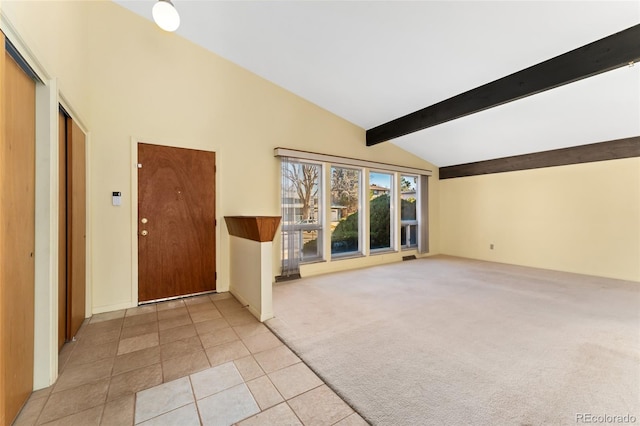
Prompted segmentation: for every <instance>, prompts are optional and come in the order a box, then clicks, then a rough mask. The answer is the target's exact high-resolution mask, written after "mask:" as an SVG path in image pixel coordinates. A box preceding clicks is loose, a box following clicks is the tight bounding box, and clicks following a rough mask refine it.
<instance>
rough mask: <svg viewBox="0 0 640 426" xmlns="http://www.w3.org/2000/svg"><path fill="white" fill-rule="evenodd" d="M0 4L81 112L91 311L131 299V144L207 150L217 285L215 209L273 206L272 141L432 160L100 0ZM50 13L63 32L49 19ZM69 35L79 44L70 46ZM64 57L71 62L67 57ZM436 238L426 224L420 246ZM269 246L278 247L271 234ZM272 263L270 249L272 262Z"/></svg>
mask: <svg viewBox="0 0 640 426" xmlns="http://www.w3.org/2000/svg"><path fill="white" fill-rule="evenodd" d="M3 12H6V14H7V16H8V18H9V19H10V20H11V22H12V24H13V25H14V26H15V27H16V30H17V32H19V33H20V34H21V35H23V38H24V39H25V41H26V42H27V43H28V44H29V46H30V48H31V49H32V51H33V53H34V55H35V56H36V57H37V58H39V59H40V60H41V61H42V62H43V65H44V66H45V67H46V68H47V69H48V70H50V72H51V73H53V74H54V76H55V77H57V78H58V79H59V87H60V91H61V93H63V94H64V96H65V98H67V99H68V100H69V102H70V103H71V104H72V105H73V106H74V108H76V109H77V110H78V111H79V112H80V114H81V115H82V116H85V117H87V119H86V123H87V125H88V127H89V130H90V131H91V154H90V159H89V169H90V176H89V180H90V181H91V182H92V186H91V188H90V194H92V195H91V199H90V212H91V223H92V224H93V226H92V229H91V230H90V231H91V232H90V233H91V241H90V242H89V244H91V251H92V257H91V259H90V262H91V267H92V274H91V281H92V283H93V288H92V290H93V299H92V307H93V312H94V313H95V312H101V311H108V310H114V309H120V308H124V307H127V306H131V305H132V304H133V303H135V300H134V298H135V278H134V277H135V275H136V274H135V273H136V270H135V268H136V264H135V262H136V258H137V253H135V252H134V251H135V247H132V238H131V237H132V235H135V233H136V218H135V217H132V211H135V205H134V204H135V201H136V200H135V196H134V192H135V184H136V182H135V176H134V169H133V164H134V161H135V158H134V157H135V154H134V150H133V149H132V145H133V144H135V142H136V141H141V142H149V143H155V144H166V145H171V146H177V147H185V148H194V149H203V150H208V151H215V152H216V159H217V163H218V168H217V182H218V188H217V189H218V190H217V200H216V203H217V216H218V232H217V238H218V241H217V247H218V248H219V250H218V259H217V262H216V264H217V265H218V266H217V269H218V282H217V287H218V289H219V290H220V291H224V290H226V289H228V287H229V264H230V259H229V256H228V248H229V235H228V233H227V230H226V227H225V225H224V220H222V218H223V216H225V215H279V213H280V205H279V197H280V175H279V174H280V168H279V160H278V159H276V158H274V157H273V148H275V147H278V146H282V147H287V148H294V149H300V150H307V151H315V152H322V153H326V154H332V155H339V156H340V155H342V156H348V157H357V158H362V159H367V160H373V161H380V162H392V163H396V164H402V165H407V166H412V167H417V168H428V169H432V168H434V167H433V166H432V165H431V164H429V163H427V162H425V161H423V160H420V159H419V158H417V157H415V156H413V155H410V154H408V153H407V152H405V151H403V150H401V149H399V148H397V147H395V146H393V145H391V144H380V145H377V146H375V147H372V148H367V147H366V146H365V144H364V130H363V129H361V128H359V127H357V126H355V125H353V124H351V123H349V122H347V121H345V120H343V119H341V118H339V117H337V116H335V115H333V114H331V113H329V112H327V111H325V110H323V109H321V108H319V107H317V106H315V105H313V104H311V103H309V102H307V101H305V100H303V99H301V98H299V97H297V96H295V95H293V94H292V93H290V92H287V91H286V90H283V89H282V88H280V87H278V86H275V85H274V84H271V83H269V82H267V81H266V80H264V79H262V78H260V77H257V76H256V75H254V74H252V73H250V72H248V71H246V70H244V69H242V68H240V67H238V66H236V65H234V64H232V63H230V62H228V61H226V60H224V59H222V58H220V57H218V56H216V55H214V54H211V53H209V52H207V51H205V50H204V49H202V48H200V47H198V46H196V45H194V44H192V43H190V42H188V41H186V40H184V39H182V38H181V37H180V36H177V35H176V34H169V33H166V32H163V31H162V30H160V29H158V28H157V27H156V26H155V25H154V24H153V23H152V22H149V21H147V20H144V19H142V18H141V17H139V16H137V15H134V14H133V13H131V12H129V11H127V10H125V9H124V8H121V7H120V6H118V5H116V4H114V3H112V2H106V1H105V2H73V1H70V2H64V1H56V2H42V3H41V2H21V1H4V2H3ZM40 16H46V21H47V22H41V21H43V20H45V18H44V17H42V18H41V17H40ZM58 18H60V19H61V20H62V21H61V22H63V23H64V25H62V26H63V27H64V28H63V29H58V28H55V26H53V24H51V22H56V21H57V19H58ZM76 37H84V39H83V40H86V41H83V42H82V43H79V44H78V46H77V47H78V48H77V49H76V50H74V49H73V47H74V46H75V45H74V43H76V44H77V43H78V42H77V41H75V42H74V41H73V40H74V39H75V38H76ZM66 42H69V43H70V46H71V48H70V49H66V48H64V46H65V43H66ZM71 60H72V62H70V63H73V64H78V68H74V67H70V66H68V63H69V61H71ZM432 182H433V184H434V185H433V188H432V191H430V202H431V205H432V207H433V208H434V209H433V212H434V214H432V215H431V217H430V222H431V223H430V228H431V229H436V228H437V226H436V224H437V208H436V207H437V202H438V198H437V181H436V180H435V179H434V180H433V181H432ZM112 191H122V193H123V205H122V206H120V207H113V206H112V205H111V197H110V194H111V192H112ZM239 194H241V196H239ZM437 245H438V244H437V233H436V232H433V233H432V240H431V241H430V247H431V249H432V252H437ZM274 252H275V253H279V242H278V239H276V242H275V244H274ZM366 262H367V260H366V259H363V261H362V264H360V263H358V262H355V263H353V267H359V266H364V265H365V264H366ZM278 270H279V259H278V258H274V262H273V271H274V273H277V272H278Z"/></svg>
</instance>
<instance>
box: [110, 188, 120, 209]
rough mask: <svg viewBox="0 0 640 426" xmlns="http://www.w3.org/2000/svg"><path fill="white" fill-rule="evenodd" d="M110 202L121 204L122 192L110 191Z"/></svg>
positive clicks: (116, 204)
mask: <svg viewBox="0 0 640 426" xmlns="http://www.w3.org/2000/svg"><path fill="white" fill-rule="evenodd" d="M111 194H112V198H111V204H113V205H114V206H119V205H120V204H122V192H116V191H114V192H112V193H111Z"/></svg>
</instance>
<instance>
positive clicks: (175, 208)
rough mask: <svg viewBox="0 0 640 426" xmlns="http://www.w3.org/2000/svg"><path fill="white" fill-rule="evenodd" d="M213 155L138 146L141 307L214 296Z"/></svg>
mask: <svg viewBox="0 0 640 426" xmlns="http://www.w3.org/2000/svg"><path fill="white" fill-rule="evenodd" d="M215 260H216V252H215V153H213V152H207V151H197V150H193V149H184V148H171V147H166V146H158V145H150V144H145V143H140V144H138V301H139V302H147V301H152V300H158V299H165V298H170V297H176V296H184V295H189V294H196V293H202V292H206V291H213V290H215V288H216V282H215Z"/></svg>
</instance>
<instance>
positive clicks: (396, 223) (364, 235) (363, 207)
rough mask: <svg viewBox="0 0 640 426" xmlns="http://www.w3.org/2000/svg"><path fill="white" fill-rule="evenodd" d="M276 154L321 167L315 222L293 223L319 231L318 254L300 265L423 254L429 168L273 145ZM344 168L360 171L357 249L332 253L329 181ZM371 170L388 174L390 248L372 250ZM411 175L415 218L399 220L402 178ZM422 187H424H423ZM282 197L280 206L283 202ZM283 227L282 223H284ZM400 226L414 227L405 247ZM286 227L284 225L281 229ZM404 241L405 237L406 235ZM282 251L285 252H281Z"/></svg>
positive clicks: (426, 235) (426, 227) (427, 242)
mask: <svg viewBox="0 0 640 426" xmlns="http://www.w3.org/2000/svg"><path fill="white" fill-rule="evenodd" d="M274 154H275V156H276V157H282V158H285V157H286V158H287V159H288V161H291V162H296V163H306V164H314V165H318V166H319V167H320V170H321V171H320V177H319V181H318V182H319V194H318V196H317V199H318V205H319V207H318V215H317V216H318V223H317V224H294V225H293V228H294V229H297V230H315V231H317V232H318V237H317V241H318V243H317V244H318V247H317V253H318V256H316V257H313V258H309V259H300V260H299V264H300V265H302V264H312V263H318V262H331V261H337V260H346V259H353V258H358V257H368V256H374V255H378V254H384V253H386V254H389V253H398V254H399V253H402V252H407V251H408V252H411V251H415V252H418V253H426V252H427V251H426V250H425V248H428V247H429V241H428V239H429V233H428V223H423V222H425V221H427V220H428V200H427V199H424V200H423V199H422V198H424V197H426V196H427V195H426V194H427V192H426V191H427V189H426V188H428V178H429V177H431V176H432V174H433V173H432V171H431V170H427V169H419V168H413V167H406V166H399V165H393V164H386V163H379V162H374V161H368V160H358V159H353V158H347V157H338V156H332V155H326V154H319V153H313V152H307V151H299V150H293V149H288V148H275V149H274ZM333 168H345V169H351V170H357V171H359V179H358V185H359V191H358V250H357V251H351V252H345V253H335V254H334V253H332V243H331V237H332V234H333V230H332V226H331V222H332V221H331V219H332V212H331V204H332V203H331V199H332V197H331V184H332V169H333ZM371 173H381V174H388V175H390V176H391V179H392V184H391V200H390V203H391V205H390V208H391V211H390V222H391V223H390V228H391V232H390V234H391V235H390V239H391V241H390V247H388V248H378V249H371V247H370V243H371V235H370V234H371V213H370V200H369V192H370V177H371ZM403 176H405V177H411V178H414V179H415V191H416V219H415V220H405V221H402V220H401V219H402V194H401V178H402V177H403ZM423 186H424V188H423ZM282 201H283V200H281V206H282V205H283V204H282ZM283 226H285V224H284V222H283ZM402 226H405V232H407V231H408V235H409V236H410V235H411V234H412V233H411V227H412V226H415V227H416V228H415V233H414V234H415V237H416V239H415V242H413V243H411V241H410V245H409V246H407V245H406V244H405V245H402V244H401V243H402V241H401V234H402ZM283 229H285V230H286V227H285V228H283ZM405 241H406V237H405ZM283 253H284V251H283Z"/></svg>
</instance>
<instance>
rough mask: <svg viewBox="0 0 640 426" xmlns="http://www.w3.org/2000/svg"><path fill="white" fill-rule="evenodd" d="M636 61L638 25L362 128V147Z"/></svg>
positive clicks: (639, 39) (639, 43) (639, 51)
mask: <svg viewBox="0 0 640 426" xmlns="http://www.w3.org/2000/svg"><path fill="white" fill-rule="evenodd" d="M639 60H640V24H638V25H634V26H633V27H631V28H628V29H626V30H624V31H620V32H619V33H615V34H613V35H610V36H608V37H605V38H602V39H600V40H598V41H595V42H593V43H590V44H587V45H585V46H582V47H579V48H577V49H575V50H572V51H570V52H567V53H564V54H562V55H560V56H556V57H555V58H552V59H549V60H547V61H544V62H541V63H539V64H536V65H533V66H531V67H529V68H525V69H523V70H522V71H518V72H516V73H513V74H511V75H508V76H506V77H503V78H501V79H498V80H495V81H492V82H491V83H487V84H485V85H483V86H479V87H476V88H475V89H472V90H469V91H468V92H464V93H462V94H460V95H457V96H454V97H452V98H449V99H446V100H444V101H442V102H438V103H437V104H433V105H431V106H428V107H426V108H423V109H421V110H419V111H416V112H413V113H411V114H408V115H405V116H404V117H400V118H396V119H395V120H392V121H389V122H388V123H385V124H381V125H380V126H377V127H374V128H372V129H369V130H367V146H372V145H376V144H378V143H381V142H385V141H388V140H391V139H394V138H397V137H400V136H403V135H407V134H409V133H413V132H417V131H419V130H423V129H426V128H428V127H432V126H436V125H438V124H442V123H445V122H447V121H450V120H455V119H456V118H461V117H464V116H467V115H470V114H473V113H476V112H480V111H484V110H486V109H489V108H493V107H495V106H498V105H502V104H505V103H507V102H511V101H515V100H518V99H522V98H524V97H526V96H531V95H535V94H536V93H540V92H543V91H545V90H549V89H553V88H555V87H558V86H562V85H564V84H569V83H572V82H574V81H577V80H581V79H583V78H587V77H591V76H594V75H597V74H600V73H603V72H606V71H610V70H613V69H615V68H619V67H622V66H625V65H629V64H631V63H634V62H636V61H639Z"/></svg>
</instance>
